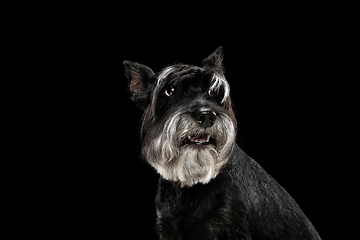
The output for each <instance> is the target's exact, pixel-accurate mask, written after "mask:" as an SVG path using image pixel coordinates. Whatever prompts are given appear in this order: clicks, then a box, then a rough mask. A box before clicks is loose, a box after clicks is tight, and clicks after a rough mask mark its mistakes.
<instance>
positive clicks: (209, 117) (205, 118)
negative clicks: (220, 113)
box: [194, 109, 216, 128]
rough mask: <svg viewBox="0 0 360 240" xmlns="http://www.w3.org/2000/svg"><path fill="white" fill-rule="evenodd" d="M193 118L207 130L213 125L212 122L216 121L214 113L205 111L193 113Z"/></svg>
mask: <svg viewBox="0 0 360 240" xmlns="http://www.w3.org/2000/svg"><path fill="white" fill-rule="evenodd" d="M194 118H195V120H196V122H197V123H198V124H199V125H200V126H201V127H203V128H209V127H211V126H212V125H214V122H215V120H216V113H214V112H212V111H210V110H208V109H206V110H202V109H200V110H199V111H196V112H195V113H194Z"/></svg>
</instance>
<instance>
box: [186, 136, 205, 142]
mask: <svg viewBox="0 0 360 240" xmlns="http://www.w3.org/2000/svg"><path fill="white" fill-rule="evenodd" d="M190 140H191V141H198V142H206V140H207V136H206V135H203V136H201V137H199V138H195V137H193V136H190Z"/></svg>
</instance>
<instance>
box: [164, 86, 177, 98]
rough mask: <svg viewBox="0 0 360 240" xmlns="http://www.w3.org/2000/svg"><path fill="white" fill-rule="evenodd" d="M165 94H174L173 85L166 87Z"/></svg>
mask: <svg viewBox="0 0 360 240" xmlns="http://www.w3.org/2000/svg"><path fill="white" fill-rule="evenodd" d="M165 94H166V96H168V97H170V96H172V95H174V94H175V87H174V86H169V87H167V88H166V90H165Z"/></svg>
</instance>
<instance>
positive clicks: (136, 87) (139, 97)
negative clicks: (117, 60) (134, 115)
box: [123, 61, 155, 108]
mask: <svg viewBox="0 0 360 240" xmlns="http://www.w3.org/2000/svg"><path fill="white" fill-rule="evenodd" d="M123 64H124V65H125V75H126V77H127V78H128V80H129V83H130V84H129V88H130V92H131V93H132V94H133V95H134V97H133V98H132V100H133V101H134V102H137V103H138V104H139V105H140V107H142V108H145V107H146V106H147V104H149V103H150V91H149V90H150V86H151V84H152V82H153V80H154V76H155V73H154V72H153V71H152V70H151V69H150V68H149V67H147V66H145V65H143V64H140V63H136V62H130V61H123Z"/></svg>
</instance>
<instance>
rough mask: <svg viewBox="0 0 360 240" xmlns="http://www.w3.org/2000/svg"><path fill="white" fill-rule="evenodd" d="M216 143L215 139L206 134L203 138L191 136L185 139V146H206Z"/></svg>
mask: <svg viewBox="0 0 360 240" xmlns="http://www.w3.org/2000/svg"><path fill="white" fill-rule="evenodd" d="M212 143H214V139H213V138H212V137H210V135H208V134H205V135H201V136H191V135H189V136H188V137H187V138H185V139H184V144H197V145H205V144H212Z"/></svg>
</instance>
